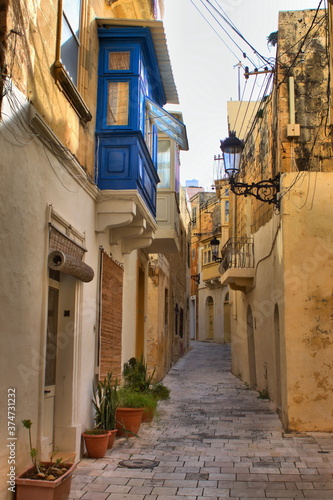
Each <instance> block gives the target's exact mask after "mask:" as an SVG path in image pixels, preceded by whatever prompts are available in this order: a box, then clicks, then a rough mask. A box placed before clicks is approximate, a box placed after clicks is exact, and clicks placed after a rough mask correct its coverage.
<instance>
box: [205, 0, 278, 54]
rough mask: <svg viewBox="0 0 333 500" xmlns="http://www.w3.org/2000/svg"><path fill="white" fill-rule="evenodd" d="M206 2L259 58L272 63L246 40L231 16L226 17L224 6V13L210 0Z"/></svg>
mask: <svg viewBox="0 0 333 500" xmlns="http://www.w3.org/2000/svg"><path fill="white" fill-rule="evenodd" d="M202 1H203V0H201V2H202ZM206 2H207V3H208V4H209V5H210V6H211V7H212V9H214V11H215V12H217V14H218V15H219V16H221V17H222V19H223V20H224V21H225V22H226V23H227V24H228V26H230V28H231V29H232V30H233V31H235V33H236V34H237V35H238V36H239V37H240V38H241V39H242V40H243V41H244V42H245V43H246V44H247V45H248V46H249V47H250V48H251V49H252V50H253V52H254V54H256V55H257V56H258V57H259V58H260V59H261V60H262V61H263V62H264V63H266V64H270V62H269V60H268V59H267V58H266V57H264V56H262V55H261V54H260V53H259V52H258V51H257V50H256V49H255V48H254V47H253V45H252V44H251V43H250V42H248V41H247V40H246V38H245V37H244V36H243V35H242V33H241V32H240V31H239V30H238V29H237V28H236V26H235V25H234V23H233V22H232V21H229V18H228V17H226V16H225V15H224V14H225V13H224V11H223V9H222V8H221V11H222V12H223V13H222V12H220V11H219V10H218V9H217V8H216V7H214V5H212V3H211V2H210V0H206Z"/></svg>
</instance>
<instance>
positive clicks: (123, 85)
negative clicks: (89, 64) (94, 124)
mask: <svg viewBox="0 0 333 500" xmlns="http://www.w3.org/2000/svg"><path fill="white" fill-rule="evenodd" d="M128 96H129V82H109V87H108V109H107V124H108V125H128Z"/></svg>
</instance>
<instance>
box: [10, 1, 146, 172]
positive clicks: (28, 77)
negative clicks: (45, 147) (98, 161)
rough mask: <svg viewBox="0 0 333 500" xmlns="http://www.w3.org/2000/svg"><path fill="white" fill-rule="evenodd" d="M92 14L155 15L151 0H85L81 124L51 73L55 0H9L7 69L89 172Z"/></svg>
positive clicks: (94, 44)
mask: <svg viewBox="0 0 333 500" xmlns="http://www.w3.org/2000/svg"><path fill="white" fill-rule="evenodd" d="M96 17H103V18H106V17H108V18H113V17H121V18H137V19H153V18H154V17H153V11H152V2H150V1H148V0H139V1H135V2H134V1H128V0H123V1H122V0H118V1H117V2H115V3H114V4H113V6H109V5H108V4H107V2H106V0H103V1H102V0H86V1H83V11H82V20H81V38H80V41H81V50H80V62H79V65H80V69H79V81H78V86H77V88H78V91H79V94H80V95H81V97H82V99H83V101H84V103H85V104H86V106H87V107H88V109H89V111H90V113H91V115H92V120H90V121H89V122H87V123H86V124H83V123H81V122H80V119H79V117H78V115H77V113H76V111H75V109H74V108H73V106H72V105H71V104H70V102H69V101H68V99H67V97H66V96H65V94H64V92H63V90H62V88H61V86H59V85H58V84H57V82H56V81H55V78H54V72H53V65H54V62H55V59H56V45H57V22H58V0H45V1H43V2H41V1H37V0H21V1H19V2H11V3H10V5H9V16H8V21H7V33H9V32H10V30H14V31H15V32H16V33H19V34H15V33H13V32H12V33H10V34H9V36H8V38H7V49H8V50H7V56H6V65H7V72H8V74H9V75H10V76H11V77H12V78H13V80H14V82H15V84H16V85H17V87H18V88H19V90H20V91H21V92H22V93H23V94H24V95H26V96H27V99H28V100H29V101H31V102H32V104H33V105H34V107H35V108H36V110H37V111H38V112H39V113H40V114H41V116H42V117H43V119H44V120H45V122H46V123H47V124H48V125H49V126H50V127H51V128H52V130H53V132H54V133H55V134H56V136H57V137H58V138H59V139H60V141H61V142H62V144H63V145H64V146H65V147H67V148H68V149H69V150H70V151H71V153H72V154H73V155H75V157H76V158H77V159H78V161H79V163H80V164H81V166H82V167H83V168H84V169H85V170H86V171H87V172H88V173H89V175H90V176H91V177H92V178H93V175H94V148H95V143H94V140H95V138H94V136H95V116H96V96H97V64H98V38H97V26H96V22H95V18H96Z"/></svg>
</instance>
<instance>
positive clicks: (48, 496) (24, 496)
mask: <svg viewBox="0 0 333 500" xmlns="http://www.w3.org/2000/svg"><path fill="white" fill-rule="evenodd" d="M44 463H45V462H44ZM65 465H66V466H68V467H69V469H68V471H67V472H65V474H63V475H62V476H60V477H59V478H58V479H56V480H55V481H44V480H43V481H41V480H38V479H29V478H27V477H24V476H26V475H27V473H28V472H29V471H30V470H32V469H33V468H34V467H32V466H30V467H28V468H27V469H25V470H24V471H23V472H22V473H21V474H19V475H18V476H17V478H16V480H15V482H16V500H32V499H33V500H67V498H68V497H69V492H70V489H71V481H72V474H73V471H74V470H75V467H76V464H65Z"/></svg>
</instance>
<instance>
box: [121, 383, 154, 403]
mask: <svg viewBox="0 0 333 500" xmlns="http://www.w3.org/2000/svg"><path fill="white" fill-rule="evenodd" d="M118 397H119V407H121V408H154V407H155V408H156V404H157V402H156V399H155V398H154V396H153V395H152V394H150V393H148V392H137V391H133V390H132V389H130V388H129V387H121V388H120V389H119V391H118Z"/></svg>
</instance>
